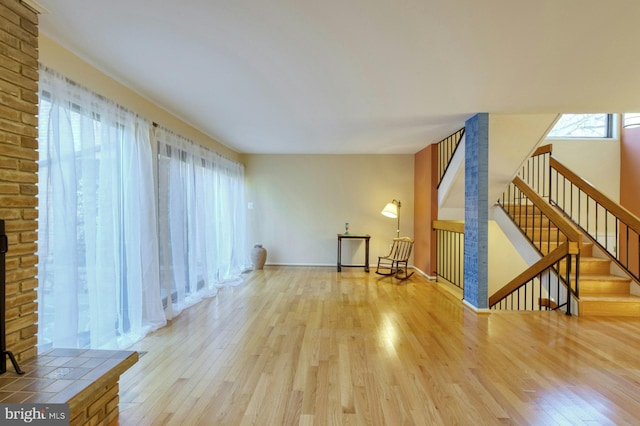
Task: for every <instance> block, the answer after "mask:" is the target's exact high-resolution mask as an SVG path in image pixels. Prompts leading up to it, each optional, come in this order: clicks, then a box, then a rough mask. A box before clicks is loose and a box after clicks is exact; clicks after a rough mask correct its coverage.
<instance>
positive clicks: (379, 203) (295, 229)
mask: <svg viewBox="0 0 640 426" xmlns="http://www.w3.org/2000/svg"><path fill="white" fill-rule="evenodd" d="M243 159H244V162H245V164H246V181H247V204H248V205H249V204H251V203H253V209H249V210H248V211H247V213H248V214H247V217H248V221H249V238H250V243H251V244H253V243H261V244H263V245H264V246H265V248H266V249H267V251H268V255H267V265H269V264H289V265H335V264H336V261H337V253H336V252H337V237H336V234H338V233H342V232H344V223H345V222H349V224H350V230H349V232H350V233H352V234H355V233H368V234H369V235H371V240H370V255H369V261H370V263H371V264H374V263H376V262H377V256H379V255H383V254H386V252H387V251H388V247H389V244H390V242H391V239H392V238H393V237H395V236H396V232H395V231H396V225H397V222H396V220H395V219H390V218H387V217H385V216H383V215H382V214H380V212H381V211H382V209H383V207H384V206H385V205H386V203H388V202H390V201H391V200H392V199H398V200H400V201H401V202H402V208H401V223H400V227H401V235H402V236H413V182H414V175H413V170H414V156H413V155H245V156H244V157H243ZM342 261H343V263H354V264H356V263H357V264H359V263H362V262H363V261H364V243H363V242H362V241H360V240H357V241H356V240H354V241H344V242H343V259H342Z"/></svg>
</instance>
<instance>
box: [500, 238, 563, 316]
mask: <svg viewBox="0 0 640 426" xmlns="http://www.w3.org/2000/svg"><path fill="white" fill-rule="evenodd" d="M571 246H572V245H571V244H570V243H569V242H564V243H562V244H561V245H560V246H558V247H557V248H556V249H555V250H553V251H552V252H551V253H549V254H548V255H546V256H545V257H543V258H542V259H540V260H539V261H537V262H536V263H534V264H533V265H531V266H530V267H529V268H527V269H526V270H525V271H524V272H522V273H521V274H520V275H518V276H517V277H515V278H514V279H512V280H511V281H510V282H509V283H508V284H506V285H505V286H504V287H502V288H501V289H500V290H498V291H496V292H495V293H494V294H493V295H492V296H491V297H489V307H491V306H493V305H495V304H496V303H498V302H499V301H501V300H502V299H504V298H505V297H507V296H508V295H510V294H511V293H513V292H514V291H516V290H517V289H518V288H520V287H522V286H523V285H524V284H526V283H528V282H529V281H531V280H532V279H534V278H535V277H537V276H538V275H539V274H540V273H542V272H544V270H546V269H547V268H550V267H551V266H553V265H554V264H555V263H556V262H559V261H560V260H562V258H564V257H565V256H566V255H567V254H573V253H571V252H572V251H574V250H573V249H572V247H571Z"/></svg>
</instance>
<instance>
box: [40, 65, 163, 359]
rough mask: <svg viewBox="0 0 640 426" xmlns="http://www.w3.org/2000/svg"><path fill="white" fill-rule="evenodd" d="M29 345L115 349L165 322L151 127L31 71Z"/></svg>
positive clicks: (54, 75) (79, 89) (54, 76)
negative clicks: (35, 216)
mask: <svg viewBox="0 0 640 426" xmlns="http://www.w3.org/2000/svg"><path fill="white" fill-rule="evenodd" d="M39 127H40V131H39V133H40V136H39V147H40V161H39V167H40V169H39V205H38V207H39V211H40V213H39V227H40V229H39V241H38V256H39V271H38V276H39V288H38V303H39V305H38V306H39V307H38V309H39V330H38V340H39V342H38V345H39V347H40V348H41V349H45V348H47V347H65V348H83V347H91V348H118V347H120V348H124V347H127V346H128V345H130V344H131V343H133V342H135V341H137V340H139V339H140V338H142V337H143V336H144V335H145V334H146V333H148V332H149V331H151V330H154V329H156V328H158V327H161V326H163V325H164V324H165V323H166V320H165V316H164V313H163V309H162V301H161V298H160V293H159V291H158V286H159V284H158V283H159V280H160V277H159V258H158V236H157V227H156V224H157V219H156V205H155V198H154V186H153V156H152V151H151V141H150V134H151V125H150V123H149V122H148V121H147V120H144V119H142V118H140V117H137V116H136V115H135V114H133V113H131V112H129V111H126V110H124V109H123V108H121V107H119V106H118V105H116V104H114V103H112V102H110V101H107V100H105V99H104V98H102V97H100V96H98V95H96V94H94V93H92V92H90V91H88V90H86V89H84V88H82V87H79V86H77V85H75V84H73V83H70V82H69V81H68V80H66V79H65V78H64V77H63V76H60V75H58V74H57V73H55V72H54V71H51V70H49V69H46V68H44V67H42V66H41V68H40V112H39Z"/></svg>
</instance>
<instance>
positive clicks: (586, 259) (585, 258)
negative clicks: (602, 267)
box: [580, 256, 611, 263]
mask: <svg viewBox="0 0 640 426" xmlns="http://www.w3.org/2000/svg"><path fill="white" fill-rule="evenodd" d="M583 261H584V262H599V263H611V261H610V260H609V259H603V258H601V257H592V256H580V262H583Z"/></svg>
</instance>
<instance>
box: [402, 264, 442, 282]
mask: <svg viewBox="0 0 640 426" xmlns="http://www.w3.org/2000/svg"><path fill="white" fill-rule="evenodd" d="M409 267H410V268H411V269H413V270H415V271H416V272H417V273H418V274H420V275H422V276H423V277H425V278H426V279H428V280H429V281H436V277H432V276H431V275H429V274H427V273H426V272H424V271H423V270H421V269H420V268H417V267H415V266H414V265H411V266H409Z"/></svg>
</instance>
